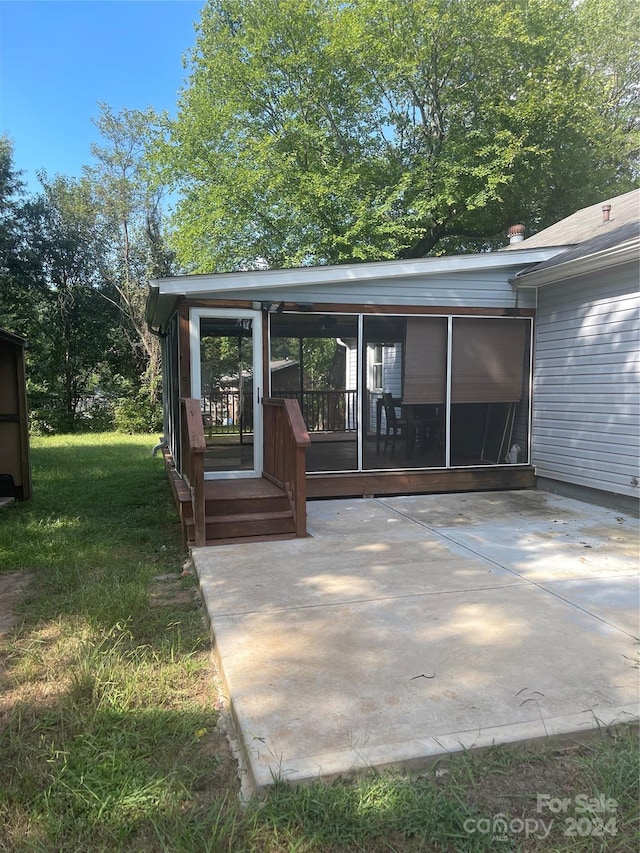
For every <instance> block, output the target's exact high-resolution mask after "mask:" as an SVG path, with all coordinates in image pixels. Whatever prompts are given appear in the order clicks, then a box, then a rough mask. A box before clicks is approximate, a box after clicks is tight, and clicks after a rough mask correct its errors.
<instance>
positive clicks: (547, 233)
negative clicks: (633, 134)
mask: <svg viewBox="0 0 640 853" xmlns="http://www.w3.org/2000/svg"><path fill="white" fill-rule="evenodd" d="M608 204H610V205H611V211H610V213H609V221H608V222H603V221H602V207H603V205H608ZM639 220H640V189H636V190H631V192H628V193H624V194H623V195H619V196H615V197H614V198H610V199H606V200H605V201H599V202H598V203H597V204H592V205H591V206H590V207H583V208H582V210H578V211H576V213H572V214H571V216H567V217H566V219H561V220H560V222H556V223H555V225H551V226H549V228H545V229H544V231H539V232H538V233H537V234H534V235H533V236H532V237H529V238H528V239H527V240H523V241H522V242H521V243H511V244H510V245H509V246H506V247H505V251H509V250H513V249H538V248H541V247H544V246H575V245H577V244H578V243H584V242H585V240H589V241H590V240H592V239H594V238H598V237H600V236H604V235H606V234H609V233H610V232H612V231H617V230H618V229H619V228H621V227H622V226H626V225H631V224H632V223H635V226H636V233H637V227H638V221H639Z"/></svg>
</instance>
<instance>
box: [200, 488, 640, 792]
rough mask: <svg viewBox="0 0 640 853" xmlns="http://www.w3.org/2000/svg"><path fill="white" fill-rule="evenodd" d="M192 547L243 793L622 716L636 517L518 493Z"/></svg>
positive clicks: (627, 707)
mask: <svg viewBox="0 0 640 853" xmlns="http://www.w3.org/2000/svg"><path fill="white" fill-rule="evenodd" d="M307 506H308V527H309V532H310V533H311V534H312V537H313V538H308V539H295V540H290V541H284V542H265V543H262V544H260V545H244V544H242V545H225V546H218V547H216V548H199V549H194V550H193V552H192V553H193V559H194V563H195V567H196V570H197V573H198V576H199V579H200V584H201V588H202V593H203V598H204V602H205V605H206V608H207V612H208V616H209V619H210V622H211V629H212V633H213V636H214V641H215V649H216V653H217V655H218V657H219V664H220V671H221V673H222V676H223V678H224V680H225V684H226V689H227V692H228V700H229V707H230V711H231V714H232V717H233V720H234V723H235V728H236V733H237V735H238V738H239V740H240V742H241V744H242V747H243V748H242V751H241V752H242V760H243V764H242V766H243V769H244V774H245V782H246V787H245V790H246V792H250V791H252V790H256V789H258V790H259V789H261V788H264V787H265V786H268V785H269V784H271V783H272V782H273V780H274V778H282V779H285V780H289V781H291V782H302V781H305V780H310V779H314V778H318V777H322V778H331V777H333V776H335V775H338V774H347V773H351V772H357V771H360V770H364V769H366V768H370V767H377V768H382V767H385V766H394V765H395V766H398V765H416V766H419V765H420V764H421V763H423V762H425V761H428V760H430V759H434V758H437V757H442V756H446V755H447V754H448V753H451V752H456V751H459V750H461V749H465V748H469V749H470V748H475V747H483V746H489V745H491V744H494V743H513V742H520V741H526V740H530V739H536V738H548V737H551V736H560V737H569V736H570V737H573V736H575V735H576V734H577V735H581V734H585V733H587V732H589V731H592V730H594V729H595V728H596V727H599V726H607V725H609V724H612V723H616V722H628V721H632V720H637V719H638V687H639V678H638V676H639V673H640V670H638V668H637V651H638V650H637V640H636V638H637V636H638V633H639V630H638V575H639V572H638V522H637V519H634V518H632V517H629V516H625V515H622V514H621V513H620V512H617V511H613V510H608V509H603V508H601V507H595V506H591V505H589V504H584V503H581V502H579V501H575V500H570V499H567V498H561V497H557V496H555V495H551V494H547V493H544V492H536V491H515V492H490V493H474V494H448V495H423V496H418V497H396V498H378V499H353V500H351V499H350V500H329V501H317V502H313V501H310V502H308V505H307Z"/></svg>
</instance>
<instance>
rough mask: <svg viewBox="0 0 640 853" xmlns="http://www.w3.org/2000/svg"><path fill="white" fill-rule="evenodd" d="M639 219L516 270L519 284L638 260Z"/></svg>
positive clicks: (550, 280)
mask: <svg viewBox="0 0 640 853" xmlns="http://www.w3.org/2000/svg"><path fill="white" fill-rule="evenodd" d="M638 226H639V223H638V222H629V223H627V224H626V225H622V226H620V227H619V228H616V229H614V230H613V231H609V232H607V233H605V234H599V235H598V236H597V237H593V238H592V239H591V240H585V241H584V243H579V244H578V245H577V246H573V247H572V248H570V249H567V250H566V251H565V252H560V254H558V255H555V256H554V257H553V258H549V259H547V260H546V261H543V262H542V263H540V264H537V265H536V266H534V267H531V268H530V269H527V270H524V271H523V272H521V273H519V274H518V275H517V276H516V277H515V279H513V280H512V282H513V283H515V284H517V285H518V286H519V287H540V286H541V285H545V284H552V283H553V282H557V281H559V280H565V279H568V278H574V277H575V276H577V275H583V274H585V273H589V272H595V271H597V270H600V269H604V268H605V267H606V268H607V269H610V268H611V267H614V266H617V265H618V264H624V263H629V262H633V261H635V262H636V263H637V262H638V261H639V260H640V233H639V227H638Z"/></svg>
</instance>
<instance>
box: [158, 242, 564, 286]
mask: <svg viewBox="0 0 640 853" xmlns="http://www.w3.org/2000/svg"><path fill="white" fill-rule="evenodd" d="M564 248H565V247H554V248H544V249H527V250H522V251H512V252H509V253H508V254H507V253H505V252H486V253H483V254H480V255H478V254H475V255H450V256H445V257H440V258H419V259H416V260H411V261H376V262H375V263H370V264H367V263H362V264H344V265H340V266H324V267H323V266H320V267H295V268H293V269H284V270H282V269H278V270H255V271H247V272H233V273H213V274H204V275H203V274H201V275H185V276H174V277H169V278H161V279H154V280H153V281H152V282H151V286H152V287H157V288H158V292H159V294H160V295H161V296H162V295H165V294H167V295H168V294H172V295H174V296H198V295H202V294H219V293H225V292H228V291H234V290H243V291H247V290H256V291H260V290H268V289H272V288H274V287H279V288H287V287H296V288H300V287H304V288H312V287H317V286H319V285H331V284H347V283H349V282H366V281H376V280H380V279H406V278H416V277H432V276H436V275H447V274H451V273H457V272H464V271H473V270H488V269H504V268H509V267H511V268H515V269H518V268H521V267H524V266H528V265H531V264H539V263H542V262H543V261H546V260H549V259H550V258H553V257H555V255H557V254H558V253H559V252H562V251H564Z"/></svg>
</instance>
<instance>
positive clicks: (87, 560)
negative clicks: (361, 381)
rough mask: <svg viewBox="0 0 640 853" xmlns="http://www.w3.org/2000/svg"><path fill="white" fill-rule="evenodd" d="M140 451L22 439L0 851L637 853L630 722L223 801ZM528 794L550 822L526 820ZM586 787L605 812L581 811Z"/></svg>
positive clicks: (160, 491) (193, 638)
mask: <svg viewBox="0 0 640 853" xmlns="http://www.w3.org/2000/svg"><path fill="white" fill-rule="evenodd" d="M155 441H156V438H155V436H122V435H115V434H107V435H90V436H89V435H87V436H73V437H71V436H62V437H48V438H37V439H34V440H33V443H32V462H33V475H34V499H33V501H32V502H31V503H28V504H18V505H17V506H15V507H13V508H10V509H6V510H3V511H2V512H1V513H0V581H2V575H6V576H8V575H9V574H10V573H11V574H13V573H16V572H24V573H28V577H29V583H28V586H27V587H26V592H25V594H24V596H23V598H22V601H21V603H20V605H19V608H18V611H17V616H18V619H19V621H18V623H17V625H16V626H15V628H13V629H12V630H11V631H9V632H8V633H6V634H5V635H4V636H0V850H7V851H91V852H92V853H93V851H103V850H104V851H107V850H109V851H120V850H122V851H171V853H173V851H185V853H187V851H194V853H199V851H214V853H217V851H241V852H242V853H244V851H247V853H249V851H324V853H342V851H366V853H377V851H485V850H486V851H489V850H504V851H515V850H523V851H528V850H531V851H591V850H593V851H600V850H602V851H605V850H606V851H616V853H618V852H619V851H620V853H621V851H634V853H635V851H637V849H638V838H639V836H638V796H639V791H638V767H639V764H638V762H639V759H638V741H637V735H636V732H635V731H634V730H631V729H619V730H616V731H614V732H602V733H601V735H600V736H599V737H597V738H594V739H592V740H591V741H589V742H588V743H587V744H586V745H583V746H580V747H576V748H573V749H570V750H568V751H566V750H565V751H563V752H558V751H555V750H553V749H552V748H551V746H544V745H543V746H542V747H540V748H537V749H536V750H535V751H530V752H516V751H514V750H509V749H495V750H491V751H489V752H486V753H483V754H482V755H463V756H460V757H459V758H457V759H455V760H453V761H452V762H451V763H450V764H449V765H448V766H447V767H446V768H442V767H440V768H431V769H429V770H427V771H425V772H424V773H422V774H413V775H406V776H398V775H386V774H382V775H380V774H378V775H376V774H372V775H370V776H368V777H365V778H362V779H359V780H357V781H348V780H338V781H337V782H335V783H333V784H331V785H328V784H326V785H322V784H314V785H310V786H307V787H304V788H300V789H297V790H292V789H290V788H289V787H287V786H286V785H282V784H278V785H276V786H274V789H273V791H272V792H271V793H270V794H269V796H268V797H267V798H266V799H265V800H264V801H263V802H261V803H249V804H248V805H245V806H243V807H240V805H239V803H238V790H239V785H238V781H237V772H236V767H235V763H234V761H233V758H232V756H231V754H230V751H229V748H228V746H227V743H226V739H225V737H224V735H223V734H222V733H221V732H219V731H218V729H217V728H216V721H217V719H218V714H219V708H220V707H221V701H220V695H219V693H218V684H217V681H216V677H215V676H216V673H215V668H214V667H213V665H212V663H211V660H210V656H209V638H208V634H207V630H206V628H205V625H204V620H203V614H202V611H201V607H200V604H199V600H198V597H197V584H196V579H195V578H194V577H193V575H190V574H183V573H182V569H183V563H184V561H185V557H186V555H185V554H184V553H183V552H182V551H181V539H180V526H179V523H178V519H177V515H176V511H175V508H174V505H173V502H172V499H171V493H170V490H169V486H168V483H167V481H166V478H165V475H164V469H163V465H162V462H161V460H160V459H159V458H156V459H153V458H152V457H151V448H152V447H153V445H154V443H155ZM256 547H260V546H259V545H257V546H256ZM0 588H1V587H0ZM436 771H437V772H436ZM542 793H547V794H549V795H550V796H551V797H556V798H565V799H567V800H568V804H567V806H566V811H562V812H560V813H557V814H553V813H551V812H549V810H548V809H545V810H544V811H542V812H540V811H538V810H537V800H536V794H542ZM598 795H603V797H604V798H605V799H609V800H615V801H616V805H615V809H613V808H612V807H611V803H609V811H607V812H604V813H603V812H596V811H595V810H594V808H591V810H587V811H584V810H581V809H582V802H583V801H582V800H581V799H580V797H586V798H590V801H591V798H595V797H597V796H598ZM500 813H504V814H505V815H506V820H507V827H506V832H502V830H503V829H504V825H503V824H500V822H499V820H498V822H497V823H496V821H495V820H494V818H495V817H496V815H498V814H500ZM551 817H553V818H554V821H553V825H552V827H551V830H550V834H549V835H548V836H547V837H542V836H543V834H544V831H545V829H546V826H547V825H548V824H549V819H550V818H551ZM541 820H544V822H545V824H544V826H543V825H542V824H541ZM527 821H529V823H527ZM531 821H537V823H531ZM614 831H615V834H614ZM572 833H573V834H572Z"/></svg>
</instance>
